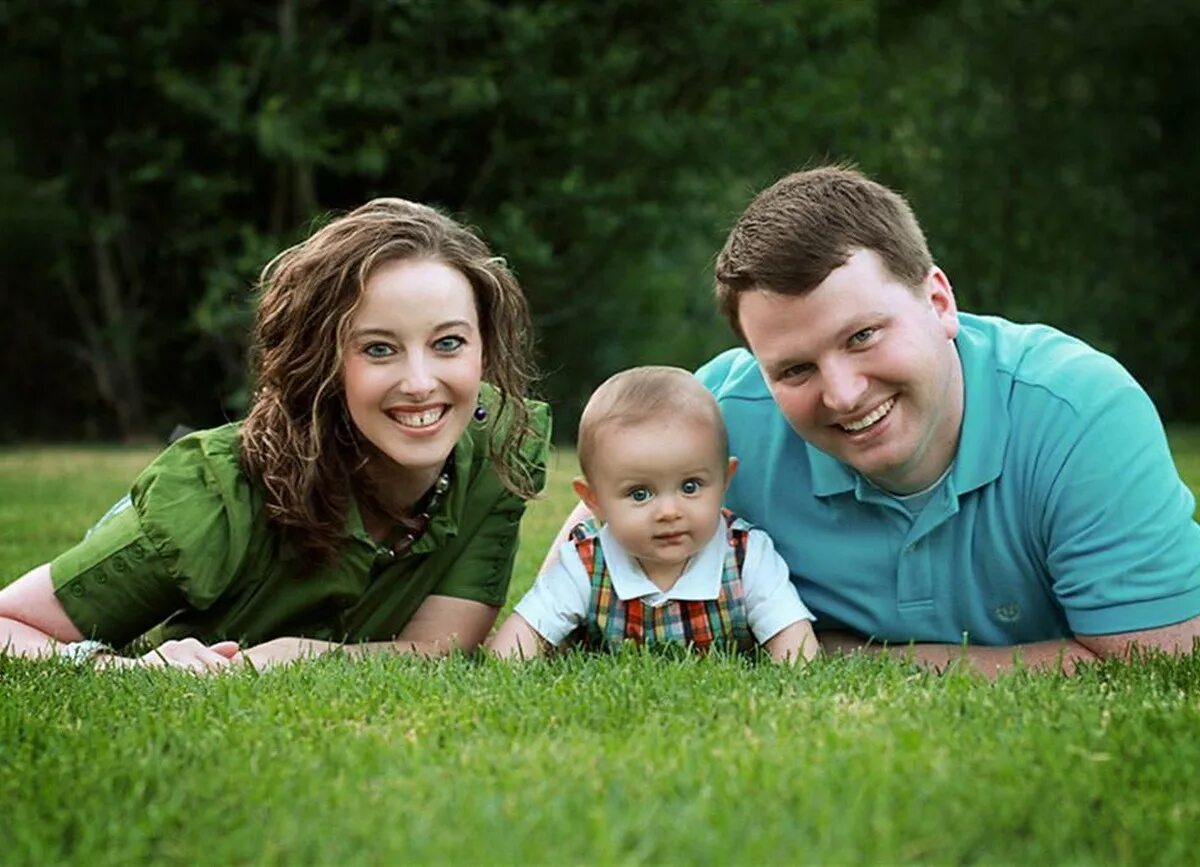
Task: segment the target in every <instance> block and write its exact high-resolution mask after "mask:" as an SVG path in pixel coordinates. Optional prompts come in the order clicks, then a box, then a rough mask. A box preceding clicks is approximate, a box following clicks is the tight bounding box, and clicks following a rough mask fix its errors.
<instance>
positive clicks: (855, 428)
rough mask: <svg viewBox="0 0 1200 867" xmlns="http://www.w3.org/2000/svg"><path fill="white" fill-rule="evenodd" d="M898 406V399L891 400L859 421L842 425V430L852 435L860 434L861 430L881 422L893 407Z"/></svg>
mask: <svg viewBox="0 0 1200 867" xmlns="http://www.w3.org/2000/svg"><path fill="white" fill-rule="evenodd" d="M895 405H896V398H894V397H893V398H889V399H888V400H887V401H885V402H884V403H881V404H880V405H879V406H877V407H876V408H875V409H874V411H872V412H870V413H868V414H867V415H864V416H863V417H862V418H860V419H859V420H858V421H850V422H846V423H845V424H843V425H841V428H842V430H844V431H848V432H850V433H858V432H859V431H860V430H866V429H867V428H869V427H870V426H871V425H873V424H875V422H877V421H879V420H880V419H881V418H883V417H884V416H885V415H887V414H888V413H889V412H891V411H892V407H893V406H895Z"/></svg>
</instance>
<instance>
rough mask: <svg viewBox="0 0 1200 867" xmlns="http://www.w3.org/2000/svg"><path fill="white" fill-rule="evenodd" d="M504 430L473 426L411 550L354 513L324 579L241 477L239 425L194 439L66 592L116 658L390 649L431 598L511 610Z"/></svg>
mask: <svg viewBox="0 0 1200 867" xmlns="http://www.w3.org/2000/svg"><path fill="white" fill-rule="evenodd" d="M528 406H529V410H530V413H531V417H532V422H533V427H534V430H535V431H536V432H537V434H538V436H537V437H536V438H535V439H534V441H532V442H530V444H529V445H528V446H527V449H526V455H525V456H526V458H527V459H528V460H529V461H530V463H531V466H532V467H533V468H534V469H535V472H536V474H537V475H536V481H537V483H538V486H539V487H540V486H541V485H543V484H544V483H545V467H546V456H547V450H548V440H549V433H550V414H549V410H548V408H547V407H546V405H545V404H542V403H535V402H529V404H528ZM494 433H495V432H494V430H493V426H492V424H491V423H488V424H487V425H486V426H484V425H479V424H476V423H472V424H471V425H470V426H469V428H468V430H467V432H466V433H465V434H464V435H463V436H462V438H461V439H460V440H459V442H458V444H457V445H456V446H455V450H454V467H455V470H454V477H453V482H452V484H451V486H450V488H449V490H448V491H446V493H445V494H444V495H443V496H442V497H441V498H440V500H439V502H438V504H437V506H436V508H435V510H434V512H433V514H432V515H431V516H430V517H431V521H430V525H429V529H428V531H427V532H426V533H425V535H423V536H422V537H421V538H420V539H418V540H417V541H416V542H415V543H414V544H413V546H412V548H411V549H410V550H409V551H407V552H405V553H403V554H401V555H400V556H398V557H397V556H394V555H393V554H392V552H391V551H390V550H389V549H388V548H386V547H383V546H381V545H378V544H377V543H375V542H374V541H373V540H372V539H371V537H370V536H368V535H367V533H366V531H365V530H364V528H363V523H362V518H361V516H360V514H359V512H358V507H357V506H356V505H355V506H352V508H351V511H350V514H349V516H348V519H347V536H348V538H347V540H346V542H345V545H344V547H343V548H342V549H341V550H340V551H339V553H338V555H337V557H336V558H334V559H333V560H331V561H330V562H329V563H327V564H324V565H321V566H317V567H315V568H313V567H310V566H309V564H307V563H306V562H303V561H301V560H299V559H298V556H299V555H297V554H296V553H295V552H294V551H292V550H290V549H288V548H287V547H286V546H284V544H283V543H282V541H281V538H280V535H279V533H278V532H277V531H275V529H274V528H273V527H272V526H271V525H270V524H268V523H267V522H266V521H265V520H264V518H263V515H262V510H263V501H262V492H261V491H260V490H259V488H258V487H257V486H256V485H255V484H254V482H253V481H252V480H251V479H249V478H248V477H247V476H246V474H245V472H244V471H243V470H242V466H241V458H240V449H239V444H240V439H241V424H229V425H225V426H224V427H219V428H214V429H212V430H208V431H201V432H198V433H195V434H191V435H189V436H187V437H184V438H183V439H181V440H179V441H178V442H176V443H173V444H172V445H171V446H170V447H168V448H167V449H166V450H165V451H164V452H163V453H162V454H161V455H159V456H158V458H156V459H155V460H154V462H153V463H151V464H150V466H149V467H147V468H146V469H145V470H144V471H143V472H142V474H141V475H140V476H139V477H138V478H137V480H136V481H135V482H134V484H133V488H132V490H131V491H130V495H129V497H128V498H126V499H124V500H122V501H121V502H120V503H118V504H117V505H116V506H114V507H113V509H112V510H110V512H109V513H108V514H107V515H106V516H105V517H104V518H103V519H101V521H100V523H99V524H97V525H96V526H95V527H94V528H93V529H92V530H91V532H89V534H88V535H87V537H86V538H84V539H83V541H81V542H80V543H79V544H78V545H76V546H75V547H74V548H72V549H70V550H69V551H66V552H65V553H63V554H62V555H60V556H59V557H57V558H56V559H55V560H54V561H53V562H52V563H51V564H50V574H51V578H52V580H53V582H54V589H55V594H56V595H57V597H58V599H59V601H60V602H61V603H62V605H63V607H64V608H65V609H66V612H67V615H68V616H69V617H70V618H71V620H72V621H73V622H74V623H75V625H76V626H77V627H78V628H79V630H80V632H82V633H83V634H84V635H85V636H88V637H95V638H98V639H101V640H103V641H106V642H107V643H109V644H112V645H113V646H116V647H120V646H123V645H126V644H128V643H129V642H130V641H132V640H134V639H136V638H139V637H142V636H145V637H146V638H147V639H148V640H149V641H151V642H154V643H157V642H161V641H164V640H166V639H169V638H180V637H184V636H194V637H196V638H199V639H200V640H202V641H205V642H214V641H219V640H222V639H235V640H237V641H240V642H242V643H243V644H244V645H247V646H249V645H254V644H257V643H259V642H262V641H265V640H268V639H271V638H275V637H279V636H283V635H290V636H302V637H307V638H320V639H325V640H330V641H347V642H359V641H385V640H388V639H391V638H393V637H395V635H396V634H397V633H399V632H400V630H401V629H402V628H403V627H404V625H405V624H406V623H407V622H408V621H409V619H410V618H411V617H412V615H413V612H415V611H416V610H417V608H418V607H419V606H420V605H421V603H422V602H423V601H424V600H425V598H426V597H427V596H430V595H434V594H436V595H442V596H453V597H456V598H460V599H471V600H474V601H476V602H482V603H485V604H487V605H495V606H500V605H502V604H503V603H504V597H505V594H506V593H507V592H508V582H509V578H510V577H511V573H512V567H513V558H514V556H515V555H516V549H517V530H518V526H519V524H520V521H521V516H522V514H523V513H524V511H525V503H524V501H523V500H521V499H520V498H519V497H517V496H516V495H514V494H512V493H511V492H509V491H508V490H507V489H506V488H505V487H504V486H503V485H502V484H501V482H500V479H499V478H498V477H497V476H496V474H495V472H494V471H493V469H492V466H491V443H492V439H491V438H492V436H494Z"/></svg>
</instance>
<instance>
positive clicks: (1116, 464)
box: [1038, 379, 1200, 635]
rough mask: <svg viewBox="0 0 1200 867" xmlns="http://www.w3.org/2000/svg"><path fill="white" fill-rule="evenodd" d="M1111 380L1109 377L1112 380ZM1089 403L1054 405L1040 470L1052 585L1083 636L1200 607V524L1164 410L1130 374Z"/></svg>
mask: <svg viewBox="0 0 1200 867" xmlns="http://www.w3.org/2000/svg"><path fill="white" fill-rule="evenodd" d="M1110 385H1111V384H1110ZM1093 393H1095V394H1097V395H1098V397H1096V398H1095V399H1094V400H1093V401H1091V402H1090V405H1087V406H1082V407H1073V408H1072V409H1071V411H1070V412H1068V411H1067V410H1066V409H1062V410H1060V411H1058V412H1056V413H1047V416H1046V425H1047V428H1048V429H1047V431H1046V433H1047V440H1048V441H1049V442H1052V443H1056V444H1057V447H1056V448H1052V450H1051V452H1050V454H1049V455H1047V459H1046V460H1044V461H1043V462H1042V465H1041V466H1040V467H1039V471H1040V473H1041V475H1042V478H1041V480H1040V484H1039V486H1038V487H1039V488H1040V489H1041V490H1048V492H1049V493H1048V496H1047V498H1046V508H1045V511H1044V513H1043V514H1042V526H1041V528H1040V529H1041V532H1042V534H1043V537H1044V539H1045V543H1046V552H1047V556H1046V560H1047V567H1048V570H1049V573H1050V575H1051V579H1052V581H1053V587H1054V593H1055V595H1056V596H1057V598H1058V600H1059V602H1060V603H1061V605H1062V606H1063V609H1064V611H1065V612H1066V616H1067V621H1068V623H1069V624H1070V627H1071V629H1072V631H1073V632H1074V633H1076V634H1078V635H1104V634H1114V633H1120V632H1131V631H1136V630H1141V629H1151V628H1155V627H1159V626H1165V625H1168V624H1172V623H1178V622H1180V621H1182V620H1186V619H1189V618H1191V617H1194V616H1196V615H1197V614H1198V613H1200V527H1198V526H1197V525H1196V522H1195V520H1194V519H1193V512H1194V509H1195V499H1194V498H1193V496H1192V494H1191V492H1190V491H1189V490H1188V489H1187V487H1186V486H1185V485H1184V484H1183V482H1182V480H1181V479H1180V478H1179V473H1178V472H1177V470H1176V468H1175V464H1174V460H1173V458H1172V456H1171V452H1170V448H1169V446H1168V443H1167V439H1166V434H1165V433H1164V431H1163V429H1162V424H1161V422H1160V421H1159V418H1158V414H1157V412H1156V410H1155V408H1154V405H1153V404H1152V403H1151V401H1150V398H1149V397H1148V396H1147V395H1146V393H1145V392H1144V391H1143V390H1142V389H1141V388H1140V387H1139V386H1137V384H1136V383H1134V382H1132V380H1131V379H1130V380H1129V381H1128V382H1127V383H1117V384H1115V385H1112V387H1108V388H1104V389H1099V388H1098V389H1093Z"/></svg>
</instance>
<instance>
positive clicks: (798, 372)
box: [779, 364, 814, 381]
mask: <svg viewBox="0 0 1200 867" xmlns="http://www.w3.org/2000/svg"><path fill="white" fill-rule="evenodd" d="M813 369H814V368H813V366H812V365H811V364H797V365H795V366H793V367H789V368H787V369H786V370H784V371H783V373H781V374H779V378H780V379H781V380H788V379H791V380H800V381H803V380H805V379H808V378H809V377H810V376H812V372H813Z"/></svg>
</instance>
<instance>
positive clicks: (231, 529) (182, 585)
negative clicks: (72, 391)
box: [50, 432, 251, 646]
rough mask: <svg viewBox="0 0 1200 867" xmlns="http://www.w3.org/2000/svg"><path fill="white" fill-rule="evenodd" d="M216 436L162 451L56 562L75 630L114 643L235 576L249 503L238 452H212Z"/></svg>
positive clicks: (217, 591)
mask: <svg viewBox="0 0 1200 867" xmlns="http://www.w3.org/2000/svg"><path fill="white" fill-rule="evenodd" d="M211 438H212V435H211V433H210V432H206V433H204V434H199V435H193V436H192V437H188V438H186V439H183V440H180V441H179V442H177V443H175V444H174V445H172V446H171V447H170V448H169V449H167V451H165V452H163V454H162V455H160V456H159V457H158V458H157V459H156V460H155V461H154V462H153V463H152V464H151V465H150V466H149V467H147V468H146V470H145V471H143V472H142V474H141V475H140V476H139V477H138V478H137V480H136V481H135V482H134V485H133V488H132V489H131V491H130V494H129V497H128V498H127V500H123V501H122V502H121V503H118V504H117V506H115V507H114V508H113V509H111V510H109V513H108V514H107V515H105V517H104V518H103V519H102V520H101V521H100V523H99V524H97V525H96V526H95V527H94V528H93V529H92V530H91V531H90V532H89V533H88V535H87V536H86V537H85V538H84V539H83V540H82V541H81V542H80V543H79V544H78V545H76V546H75V547H73V548H71V549H69V550H68V551H66V552H64V553H63V554H61V555H59V556H58V557H57V558H55V559H54V560H53V561H52V562H51V564H50V574H51V579H52V581H53V584H54V588H55V593H56V595H57V597H58V599H59V601H60V602H61V603H62V605H63V608H64V609H65V610H66V612H67V616H68V617H70V618H71V620H72V622H74V623H75V625H76V627H78V628H79V630H80V632H82V633H83V634H84V635H88V636H94V637H96V638H99V639H101V640H104V641H107V642H108V643H110V644H113V645H114V646H120V645H123V644H126V643H128V642H129V641H131V640H132V639H134V638H136V637H138V636H139V635H141V634H142V633H144V632H145V631H146V630H148V629H150V628H151V627H153V626H155V625H157V624H158V623H160V622H162V621H163V620H164V619H166V618H167V617H169V616H170V615H171V614H172V613H174V612H175V611H177V610H179V609H181V608H185V607H193V608H200V609H203V608H206V607H208V606H209V605H211V604H212V602H213V601H214V600H215V599H217V598H218V597H219V596H220V595H221V594H222V593H224V592H225V590H226V589H227V588H228V586H229V585H230V584H231V583H232V581H233V579H234V578H235V577H236V575H237V573H238V570H239V568H240V564H241V559H242V557H243V556H244V553H245V550H246V545H247V535H248V533H249V524H250V521H251V505H250V502H249V501H250V496H249V490H248V486H247V485H246V482H245V479H244V477H243V476H242V474H241V472H240V470H239V469H238V467H237V459H236V454H229V453H225V454H222V453H221V449H219V448H218V449H217V451H216V453H215V454H214V453H213V452H212V451H211V450H210V448H209V447H210V446H211V445H212V444H213V443H212V442H211Z"/></svg>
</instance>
